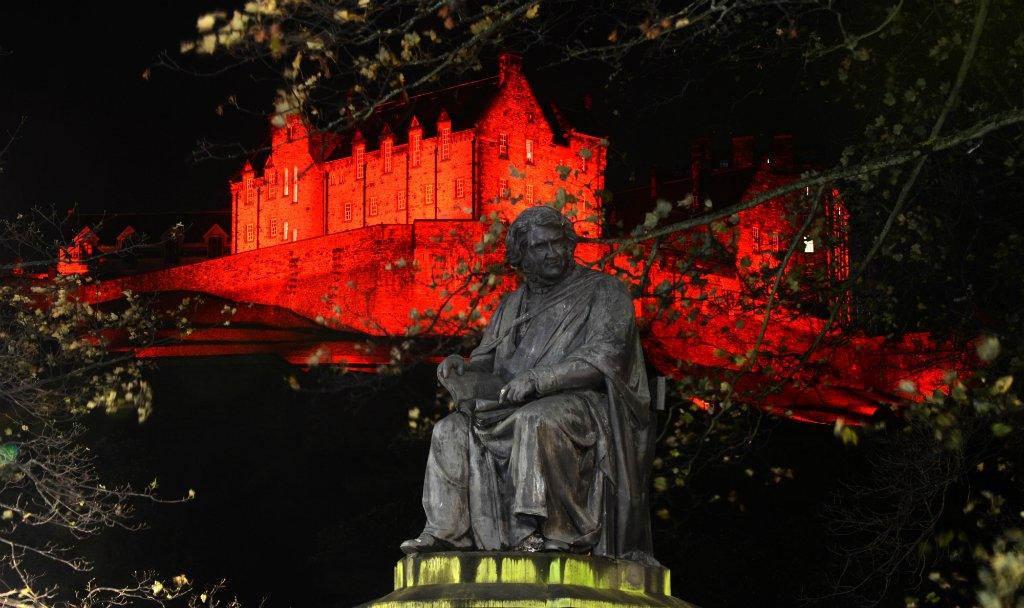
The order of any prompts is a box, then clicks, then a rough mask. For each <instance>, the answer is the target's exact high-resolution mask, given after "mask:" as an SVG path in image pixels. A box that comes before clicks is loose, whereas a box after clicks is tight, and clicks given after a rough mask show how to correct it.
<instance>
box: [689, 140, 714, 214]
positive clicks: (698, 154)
mask: <svg viewBox="0 0 1024 608" xmlns="http://www.w3.org/2000/svg"><path fill="white" fill-rule="evenodd" d="M710 162H711V140H710V139H708V138H707V137H698V138H697V139H695V140H693V145H692V146H691V147H690V179H691V183H692V185H693V189H692V191H691V194H693V204H694V205H700V204H701V203H702V198H701V196H702V189H703V184H701V181H702V177H703V174H704V170H705V169H706V168H707V166H708V164H709V163H710Z"/></svg>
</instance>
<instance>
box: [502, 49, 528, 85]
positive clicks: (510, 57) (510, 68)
mask: <svg viewBox="0 0 1024 608" xmlns="http://www.w3.org/2000/svg"><path fill="white" fill-rule="evenodd" d="M522 67H523V56H522V55H520V54H519V53H511V52H509V51H503V52H501V53H499V54H498V84H499V85H502V84H505V83H506V82H508V79H509V78H511V77H512V75H513V74H518V73H519V72H520V71H521V70H522Z"/></svg>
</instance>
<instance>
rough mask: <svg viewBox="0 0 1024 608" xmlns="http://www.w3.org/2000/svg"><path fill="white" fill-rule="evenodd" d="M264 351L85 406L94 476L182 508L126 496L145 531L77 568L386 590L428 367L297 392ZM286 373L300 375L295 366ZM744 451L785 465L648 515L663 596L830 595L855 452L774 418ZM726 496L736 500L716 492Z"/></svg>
mask: <svg viewBox="0 0 1024 608" xmlns="http://www.w3.org/2000/svg"><path fill="white" fill-rule="evenodd" d="M293 373H296V372H295V369H294V368H291V367H289V366H287V365H285V364H283V363H281V362H279V361H277V360H275V359H271V358H260V357H235V358H227V357H225V358H214V359H210V358H207V359H192V360H160V361H158V362H157V364H156V367H155V368H153V369H152V370H151V372H150V374H149V378H150V380H151V381H152V382H153V390H154V394H155V396H156V402H155V411H154V414H153V415H152V417H151V418H150V420H148V421H147V422H146V423H145V424H144V425H141V426H140V425H138V424H137V422H136V421H135V419H134V415H133V414H132V413H131V412H126V413H125V415H123V416H120V417H110V416H105V415H103V414H99V415H97V416H96V417H95V419H94V422H95V427H94V431H93V433H94V434H95V435H94V437H93V438H94V439H95V441H94V443H93V445H95V447H96V451H97V454H98V455H99V457H100V464H101V465H102V468H103V470H104V474H105V477H106V478H107V479H108V480H110V479H115V480H123V481H131V482H133V483H135V484H137V485H140V486H141V485H145V484H146V483H148V482H149V481H150V480H152V479H153V478H154V477H155V478H156V479H157V480H158V482H159V493H160V494H162V495H163V496H165V497H169V498H170V497H176V496H183V495H184V494H186V493H187V491H188V489H189V488H192V489H194V490H195V491H196V499H195V500H194V501H191V502H188V503H186V504H176V505H175V504H171V505H145V504H143V505H140V511H139V518H140V520H143V521H146V522H147V523H148V524H149V529H147V530H144V531H142V532H135V533H127V532H124V533H116V534H113V535H104V536H103V537H100V538H98V539H96V540H94V541H91V542H90V543H88V545H87V547H86V549H87V553H88V555H90V557H92V558H93V559H94V560H95V561H96V563H97V566H98V570H97V571H96V572H94V573H92V575H98V576H110V577H118V576H122V577H123V576H125V575H126V573H128V572H132V571H144V570H155V571H158V572H160V573H161V574H162V575H164V576H166V577H167V578H170V577H171V576H173V575H175V574H178V573H186V574H187V575H188V576H189V578H190V579H192V580H193V581H195V582H196V583H197V584H201V585H202V584H211V583H215V582H217V581H219V580H221V579H227V589H226V591H225V595H226V596H228V597H231V596H235V595H237V596H238V597H239V599H240V600H242V601H243V603H244V606H260V605H265V606H267V608H273V607H278V606H352V605H356V604H360V603H362V602H365V601H368V600H370V599H372V598H375V597H379V596H382V595H384V594H386V593H387V592H389V591H390V588H391V581H392V579H391V576H392V568H393V566H394V564H395V562H396V561H397V560H398V559H399V558H400V557H401V553H400V552H399V550H398V544H399V543H400V542H401V541H402V540H404V539H406V538H410V537H413V536H415V535H416V534H418V533H419V532H420V530H421V529H422V526H423V513H422V510H421V508H420V505H419V499H420V489H421V487H422V479H423V477H422V476H423V463H424V462H425V460H426V451H427V446H428V443H427V441H426V436H425V435H423V434H420V433H415V432H411V431H409V429H408V424H407V420H408V418H407V412H408V410H409V408H411V407H419V408H420V409H421V410H422V411H423V412H424V413H428V412H431V411H435V412H436V411H437V410H436V409H435V407H434V405H433V403H432V395H433V393H434V383H435V380H434V373H433V369H413V370H412V371H411V372H410V373H409V374H407V375H406V376H405V377H404V378H403V379H402V380H401V381H396V380H394V379H392V381H391V382H390V383H385V384H383V385H381V386H379V387H377V388H375V389H374V390H371V391H356V392H355V394H356V395H357V396H356V397H353V396H352V393H345V394H333V395H332V394H324V393H316V392H314V393H307V392H296V391H293V390H292V389H291V388H289V385H288V382H287V381H286V379H287V377H288V376H289V375H291V374H293ZM299 377H300V380H303V381H305V379H304V378H303V375H302V374H301V373H300V374H299ZM772 434H773V441H772V442H771V443H770V444H769V446H768V449H766V450H765V451H763V452H762V453H760V454H759V456H760V457H762V458H764V459H765V460H767V461H770V462H772V464H773V465H776V466H791V467H793V468H795V469H796V471H797V474H796V477H795V479H793V480H790V481H786V482H784V483H782V484H780V485H772V484H766V483H765V481H764V480H763V478H760V476H759V479H753V480H751V479H743V478H740V479H733V478H725V477H721V478H715V479H703V480H696V483H701V484H702V485H703V487H704V488H706V489H707V490H708V491H709V492H711V493H713V492H714V491H715V488H716V487H719V489H720V491H721V494H722V496H723V500H721V501H717V502H713V503H712V502H709V503H707V504H705V505H703V506H701V507H698V508H695V509H693V510H688V511H687V512H685V513H681V514H680V515H679V516H678V517H679V519H678V520H676V521H674V522H673V523H672V524H668V523H665V522H662V521H660V520H658V519H657V518H655V543H656V548H655V551H656V556H657V557H658V558H659V559H660V560H661V561H662V562H663V563H664V564H665V565H666V566H668V567H670V568H671V569H672V572H673V580H672V588H673V594H674V595H676V596H677V597H681V598H683V599H686V600H688V601H691V602H694V603H696V604H698V605H701V606H705V607H708V608H710V607H713V606H751V605H756V606H764V607H769V606H795V605H798V604H800V603H806V602H805V601H804V600H811V601H810V605H836V601H835V598H830V597H825V598H824V599H823V600H820V601H819V600H816V599H815V598H816V597H819V596H820V595H821V594H825V595H827V594H828V592H829V587H828V583H827V580H828V577H827V573H826V572H825V570H824V568H825V567H826V565H827V564H829V563H830V559H829V555H828V554H827V549H826V546H825V545H826V543H825V541H826V539H827V530H826V528H825V524H824V520H823V519H822V518H821V517H820V507H821V505H822V504H824V503H826V502H828V501H829V499H830V496H831V494H832V493H833V492H834V491H835V490H836V489H837V486H838V484H839V483H840V481H839V480H840V479H842V478H843V477H844V474H845V473H847V472H849V471H850V470H852V469H855V468H857V467H858V466H860V460H861V457H862V454H861V453H859V452H858V451H857V450H853V449H845V448H843V446H842V445H841V444H840V443H839V442H838V441H836V440H835V438H834V437H833V436H832V430H831V428H825V427H815V426H811V425H806V424H800V423H788V422H785V423H781V424H779V425H778V426H777V427H775V428H774V430H773V431H772ZM736 490H738V491H739V492H740V493H741V494H742V502H743V503H744V507H743V508H742V509H739V508H737V507H736V505H734V504H730V503H729V501H728V500H726V499H724V497H725V496H726V495H727V494H728V492H730V491H736Z"/></svg>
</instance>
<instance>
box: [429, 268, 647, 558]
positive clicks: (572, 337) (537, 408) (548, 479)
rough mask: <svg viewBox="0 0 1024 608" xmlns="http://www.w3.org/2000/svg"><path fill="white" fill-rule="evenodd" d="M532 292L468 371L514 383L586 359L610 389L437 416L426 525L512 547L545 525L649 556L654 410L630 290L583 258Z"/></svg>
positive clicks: (488, 336) (515, 304)
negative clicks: (497, 410) (487, 419)
mask: <svg viewBox="0 0 1024 608" xmlns="http://www.w3.org/2000/svg"><path fill="white" fill-rule="evenodd" d="M530 289H531V288H530V287H529V286H528V285H526V284H524V285H523V286H521V287H520V288H519V289H517V290H516V291H515V292H513V293H511V294H509V295H507V296H505V297H504V298H503V300H502V302H501V304H500V305H499V307H498V310H497V311H496V313H495V315H494V318H493V319H492V320H491V322H490V323H489V324H488V326H487V328H486V329H485V331H484V336H483V339H482V341H481V344H480V346H479V347H477V348H476V349H475V350H474V351H473V353H472V355H471V358H470V364H469V368H470V369H472V370H476V371H482V372H490V373H493V374H496V375H497V376H499V377H500V378H501V380H502V381H504V382H507V381H509V380H511V379H512V378H514V377H516V376H518V375H520V374H522V373H524V372H526V371H528V370H531V369H533V370H535V371H537V372H542V371H544V370H546V369H548V368H550V367H552V366H557V365H558V364H561V363H563V362H566V361H572V360H578V361H585V362H586V363H589V364H590V365H591V366H593V367H594V368H596V369H597V370H598V371H600V372H601V374H602V375H603V377H604V378H603V383H602V384H603V386H599V387H594V388H588V389H569V390H559V391H554V392H552V393H551V394H544V395H543V396H540V397H536V398H534V400H533V401H530V402H528V403H526V404H524V405H522V406H520V407H518V408H516V409H515V410H514V412H513V413H511V415H509V416H508V417H507V418H505V419H503V420H501V421H500V422H497V423H496V424H494V425H493V426H487V427H481V426H478V425H475V424H474V423H473V420H472V415H470V414H468V413H467V412H465V411H456V412H453V413H452V414H449V415H448V416H446V417H445V418H444V419H443V420H441V421H440V422H439V423H438V424H437V426H436V427H435V428H434V431H433V436H432V439H431V448H430V455H429V457H428V460H427V470H426V476H425V480H424V487H423V508H424V511H425V512H426V515H427V525H426V528H425V529H424V532H426V533H429V534H431V535H433V536H434V537H436V538H439V539H442V540H444V541H446V542H448V543H450V544H451V545H453V546H454V547H457V548H466V549H469V548H474V549H479V550H507V549H511V548H514V547H515V546H516V545H517V544H518V543H519V542H520V541H521V540H522V539H523V538H525V537H526V536H528V535H529V534H530V533H531V532H533V531H534V530H535V529H537V526H538V524H539V528H540V530H539V531H540V532H541V533H542V534H543V535H544V536H545V537H546V538H549V539H553V540H558V541H562V542H566V543H569V544H570V545H573V546H575V547H578V548H580V549H583V550H586V549H592V551H593V553H594V554H596V555H607V556H612V557H624V558H628V559H636V560H640V561H645V562H652V561H653V558H652V557H651V528H650V513H649V506H648V499H647V488H648V485H649V475H650V467H651V459H652V453H653V443H654V428H653V425H654V416H653V413H652V412H651V409H650V393H649V388H648V385H647V374H646V371H645V368H644V361H643V354H642V352H641V348H640V341H639V336H638V334H637V327H636V319H635V315H634V311H633V302H632V299H631V298H630V296H629V294H628V293H627V291H626V289H625V288H624V286H623V285H622V283H621V282H619V281H618V280H617V279H615V278H614V277H611V276H609V275H606V274H604V273H600V272H596V271H593V270H589V269H585V268H583V267H580V266H575V267H574V268H573V269H572V270H571V271H570V272H569V274H568V276H567V277H566V278H565V279H563V281H562V282H561V283H559V284H558V285H556V286H554V287H553V288H551V289H550V291H549V292H548V293H546V294H544V295H543V296H541V297H539V298H538V297H537V295H536V294H534V295H531V294H530V293H528V292H529V290H530ZM528 299H529V302H530V305H531V306H532V310H529V311H527V310H526V303H527V301H528Z"/></svg>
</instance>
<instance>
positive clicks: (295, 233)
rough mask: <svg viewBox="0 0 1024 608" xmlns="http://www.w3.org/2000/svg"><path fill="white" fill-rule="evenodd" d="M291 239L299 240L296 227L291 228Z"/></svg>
mask: <svg viewBox="0 0 1024 608" xmlns="http://www.w3.org/2000/svg"><path fill="white" fill-rule="evenodd" d="M292 240H293V241H297V240H299V229H298V228H292Z"/></svg>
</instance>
